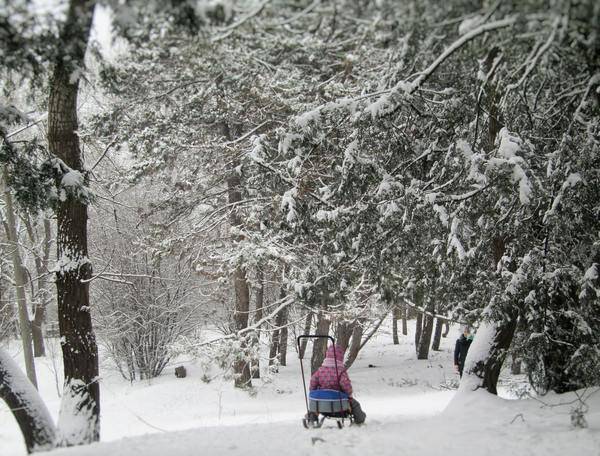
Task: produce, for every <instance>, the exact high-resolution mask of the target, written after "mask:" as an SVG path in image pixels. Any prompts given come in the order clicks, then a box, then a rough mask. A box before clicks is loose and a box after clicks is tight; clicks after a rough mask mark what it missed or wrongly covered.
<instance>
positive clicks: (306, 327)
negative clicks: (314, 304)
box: [298, 312, 313, 358]
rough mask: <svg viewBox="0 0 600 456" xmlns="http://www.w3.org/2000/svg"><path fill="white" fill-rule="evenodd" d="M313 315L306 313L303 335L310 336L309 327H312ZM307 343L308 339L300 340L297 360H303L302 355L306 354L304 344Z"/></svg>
mask: <svg viewBox="0 0 600 456" xmlns="http://www.w3.org/2000/svg"><path fill="white" fill-rule="evenodd" d="M312 319H313V313H312V312H308V313H307V314H306V321H305V322H304V334H310V327H311V326H312ZM307 343H308V339H302V340H301V342H300V348H299V352H298V357H299V358H304V354H305V353H306V344H307Z"/></svg>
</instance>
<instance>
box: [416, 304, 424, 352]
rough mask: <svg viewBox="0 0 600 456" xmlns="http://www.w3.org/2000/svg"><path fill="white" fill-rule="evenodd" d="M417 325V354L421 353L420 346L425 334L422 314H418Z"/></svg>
mask: <svg viewBox="0 0 600 456" xmlns="http://www.w3.org/2000/svg"><path fill="white" fill-rule="evenodd" d="M416 320H417V321H416V325H415V351H416V352H417V354H418V353H419V344H420V342H421V333H422V332H423V314H422V313H421V312H419V313H417V318H416Z"/></svg>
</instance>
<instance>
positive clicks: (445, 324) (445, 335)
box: [442, 321, 450, 337]
mask: <svg viewBox="0 0 600 456" xmlns="http://www.w3.org/2000/svg"><path fill="white" fill-rule="evenodd" d="M449 332H450V323H449V322H448V321H445V322H444V332H443V333H442V337H447V336H448V333H449Z"/></svg>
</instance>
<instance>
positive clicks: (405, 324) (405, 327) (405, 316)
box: [402, 305, 408, 336]
mask: <svg viewBox="0 0 600 456" xmlns="http://www.w3.org/2000/svg"><path fill="white" fill-rule="evenodd" d="M406 320H408V306H406V305H405V306H403V307H402V334H403V335H404V336H407V335H408V322H407V321H406Z"/></svg>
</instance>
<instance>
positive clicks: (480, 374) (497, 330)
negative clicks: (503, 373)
mask: <svg viewBox="0 0 600 456" xmlns="http://www.w3.org/2000/svg"><path fill="white" fill-rule="evenodd" d="M517 320H518V318H517V315H516V313H514V312H513V314H512V315H508V319H507V320H506V321H503V322H499V323H497V322H485V323H483V324H482V325H481V326H480V327H479V329H478V330H477V335H476V336H475V339H474V340H473V343H472V344H471V348H470V349H469V352H468V353H467V359H466V361H465V369H464V374H463V377H462V379H461V381H460V387H459V389H460V390H461V391H472V390H476V389H478V388H484V389H486V390H488V392H490V393H492V394H498V391H497V385H498V377H499V376H500V369H501V368H502V364H503V363H504V359H505V358H506V354H507V352H508V348H509V347H510V343H511V342H512V338H513V335H514V333H515V329H516V327H517Z"/></svg>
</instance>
